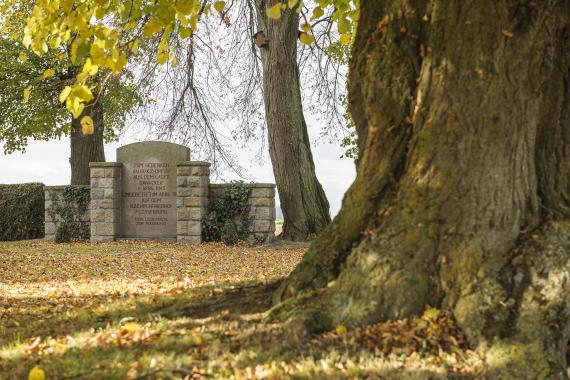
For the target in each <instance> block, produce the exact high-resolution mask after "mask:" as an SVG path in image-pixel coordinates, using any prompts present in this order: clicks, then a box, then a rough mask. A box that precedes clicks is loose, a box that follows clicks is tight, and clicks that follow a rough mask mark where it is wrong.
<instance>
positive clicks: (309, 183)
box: [256, 0, 330, 241]
mask: <svg viewBox="0 0 570 380" xmlns="http://www.w3.org/2000/svg"><path fill="white" fill-rule="evenodd" d="M276 1H277V0H256V8H257V16H258V25H259V28H260V30H263V31H264V32H265V34H266V36H267V38H268V39H269V45H268V46H267V47H263V48H261V49H260V51H261V59H262V63H263V82H264V88H263V94H264V99H265V113H266V120H267V131H268V137H269V154H270V156H271V163H272V164H273V173H274V175H275V181H276V183H277V190H278V192H279V198H280V200H281V209H282V210H283V217H284V224H283V234H282V237H283V238H284V239H287V240H297V241H300V240H306V239H307V238H309V237H311V235H313V234H318V233H320V232H321V231H322V230H323V229H324V227H325V226H326V225H327V224H328V223H329V222H330V214H329V203H328V201H327V198H326V195H325V192H324V191H323V188H322V186H321V184H320V183H319V181H318V179H317V176H316V174H315V165H314V163H313V155H312V153H311V146H310V141H309V136H308V133H307V125H306V123H305V117H304V115H303V105H302V101H301V90H300V82H299V81H300V79H299V66H298V63H297V31H298V26H299V15H298V14H297V12H294V11H286V12H284V13H283V17H282V19H281V20H278V21H275V20H271V19H269V18H268V17H267V16H266V12H265V10H266V8H268V7H270V6H272V5H273V4H274V3H275V2H276Z"/></svg>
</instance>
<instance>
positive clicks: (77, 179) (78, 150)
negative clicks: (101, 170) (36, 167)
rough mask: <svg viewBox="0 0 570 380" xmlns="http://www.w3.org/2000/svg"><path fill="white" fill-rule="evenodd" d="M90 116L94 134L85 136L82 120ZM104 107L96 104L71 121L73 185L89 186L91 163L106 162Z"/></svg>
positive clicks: (70, 159) (70, 160) (86, 108)
mask: <svg viewBox="0 0 570 380" xmlns="http://www.w3.org/2000/svg"><path fill="white" fill-rule="evenodd" d="M84 116H90V117H91V118H92V119H93V125H94V127H95V128H94V132H93V134H92V135H84V134H83V132H82V130H81V119H82V118H83V117H84ZM103 131H104V125H103V105H102V104H101V102H96V103H93V104H90V105H88V106H87V107H85V110H84V111H83V113H82V114H81V116H80V117H79V118H77V119H73V120H72V121H71V136H70V142H71V157H70V158H69V163H70V164H71V184H72V185H89V184H90V182H91V180H90V172H89V163H90V162H105V149H104V147H105V145H104V138H103Z"/></svg>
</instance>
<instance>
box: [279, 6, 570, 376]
mask: <svg viewBox="0 0 570 380" xmlns="http://www.w3.org/2000/svg"><path fill="white" fill-rule="evenodd" d="M349 94H350V107H351V112H352V115H353V117H354V119H355V123H356V126H357V131H358V135H359V146H360V149H361V152H363V156H362V159H361V161H360V163H359V166H358V173H357V178H356V180H355V182H354V184H353V185H352V187H351V188H350V189H349V191H348V192H347V194H346V196H345V199H344V201H343V208H342V210H341V212H340V214H339V215H338V216H337V217H336V218H335V220H334V221H333V222H332V223H331V225H330V226H329V227H327V229H326V230H325V231H324V232H323V234H322V235H321V236H320V237H319V238H318V239H317V240H316V241H315V242H314V244H313V245H312V247H311V248H310V250H309V252H308V254H307V255H306V256H305V258H304V259H303V261H302V262H301V263H300V264H299V266H298V267H297V268H296V269H295V271H294V272H293V273H292V275H291V276H290V277H289V278H288V279H287V280H286V281H285V282H284V283H283V285H282V286H281V288H280V289H279V290H278V292H277V294H276V296H275V301H276V302H278V301H283V300H286V299H289V300H288V302H287V303H285V304H284V305H287V304H290V305H291V304H292V305H297V306H298V307H297V308H293V310H294V312H293V313H292V314H291V316H292V318H293V319H294V320H296V321H297V323H299V322H301V325H302V326H303V329H308V330H313V331H314V330H322V329H327V328H331V327H333V326H334V325H336V324H345V325H349V326H354V325H360V324H367V323H375V322H381V321H387V320H393V319H400V318H406V317H410V316H413V315H419V314H421V313H422V312H423V311H424V310H425V308H426V307H427V306H428V305H431V306H439V307H442V308H446V309H449V310H451V311H452V312H453V314H454V316H455V318H456V320H457V322H458V324H459V325H460V326H461V327H462V328H463V330H464V332H465V333H466V335H467V337H468V339H469V342H470V344H472V345H473V346H474V347H479V348H481V349H482V350H484V353H485V355H486V360H487V364H488V376H489V378H493V379H503V378H504V379H515V378H516V379H536V378H566V360H565V352H566V347H567V344H568V340H569V337H570V1H568V0H560V1H544V2H526V1H525V2H523V1H515V0H500V1H491V0H478V1H460V0H449V1H443V0H441V1H438V0H436V1H428V0H383V1H380V0H362V1H361V20H360V23H359V26H358V31H357V36H356V41H355V46H354V50H353V58H352V62H351V67H350V81H349ZM293 296H296V297H293ZM283 308H284V309H285V306H284V307H283Z"/></svg>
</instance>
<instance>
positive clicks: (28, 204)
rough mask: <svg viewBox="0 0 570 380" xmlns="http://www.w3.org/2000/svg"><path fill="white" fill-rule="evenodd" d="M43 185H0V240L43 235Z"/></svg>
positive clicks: (32, 237)
mask: <svg viewBox="0 0 570 380" xmlns="http://www.w3.org/2000/svg"><path fill="white" fill-rule="evenodd" d="M44 203H45V200H44V185H43V184H42V183H24V184H17V185H0V241H12V240H25V239H38V238H42V237H44V218H45V211H44Z"/></svg>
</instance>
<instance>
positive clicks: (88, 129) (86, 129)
mask: <svg viewBox="0 0 570 380" xmlns="http://www.w3.org/2000/svg"><path fill="white" fill-rule="evenodd" d="M81 132H82V133H83V134H84V135H92V134H93V133H94V132H95V125H94V124H93V119H92V118H91V116H83V117H82V118H81Z"/></svg>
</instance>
